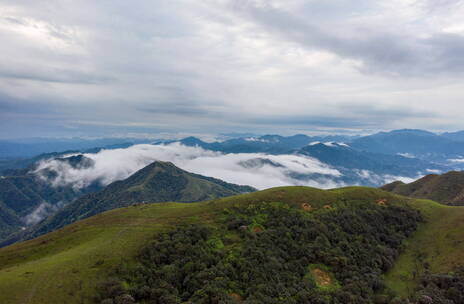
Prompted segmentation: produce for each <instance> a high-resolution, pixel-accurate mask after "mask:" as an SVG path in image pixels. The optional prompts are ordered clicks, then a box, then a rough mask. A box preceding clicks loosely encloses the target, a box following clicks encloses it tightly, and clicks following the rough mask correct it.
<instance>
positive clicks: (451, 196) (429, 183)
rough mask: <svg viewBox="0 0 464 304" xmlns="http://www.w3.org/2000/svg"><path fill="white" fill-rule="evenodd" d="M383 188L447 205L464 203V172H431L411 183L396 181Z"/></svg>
mask: <svg viewBox="0 0 464 304" xmlns="http://www.w3.org/2000/svg"><path fill="white" fill-rule="evenodd" d="M382 189H383V190H385V191H389V192H393V193H396V194H400V195H405V196H410V197H414V198H424V199H430V200H434V201H437V202H440V203H442V204H445V205H464V172H462V171H451V172H448V173H445V174H442V175H437V174H430V175H427V176H424V177H423V178H421V179H419V180H417V181H415V182H412V183H409V184H405V183H403V182H401V181H396V182H393V183H390V184H388V185H385V186H383V187H382Z"/></svg>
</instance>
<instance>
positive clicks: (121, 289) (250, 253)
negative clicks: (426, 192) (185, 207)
mask: <svg viewBox="0 0 464 304" xmlns="http://www.w3.org/2000/svg"><path fill="white" fill-rule="evenodd" d="M422 220H423V219H422V217H421V215H420V213H419V212H418V211H417V210H414V209H410V208H408V207H404V206H403V207H400V206H394V205H387V204H374V203H364V204H351V203H350V202H346V203H345V204H340V205H337V206H336V207H331V206H330V205H327V206H325V208H321V209H319V210H311V208H310V207H309V208H308V206H304V204H303V206H301V208H294V207H290V206H289V205H287V204H284V203H254V204H247V205H235V206H233V207H230V208H228V209H225V210H224V211H223V212H222V214H221V216H218V217H215V218H213V219H207V220H205V221H203V223H202V224H182V225H179V226H176V227H173V228H171V229H169V230H168V231H165V232H164V233H161V234H158V235H157V236H155V237H154V239H153V240H152V242H150V243H149V244H147V245H146V246H145V247H144V248H143V250H141V252H140V254H139V257H138V262H137V263H136V264H133V263H130V264H129V263H123V264H121V266H120V267H119V268H118V269H117V270H116V271H115V273H114V276H113V278H112V279H111V280H107V281H105V282H103V283H102V284H101V286H100V287H99V290H100V296H99V298H98V299H97V300H98V301H99V302H100V303H102V304H111V303H113V304H122V303H156V304H171V303H172V304H174V303H211V304H212V303H295V304H296V303H314V304H329V303H330V304H336V303H337V304H338V303H339V304H342V303H360V304H362V303H379V304H381V303H409V302H407V300H404V301H406V302H404V301H403V300H401V299H399V298H398V297H396V295H395V294H394V293H393V292H391V291H389V290H388V289H387V288H386V287H385V285H384V284H383V282H382V275H383V274H384V273H385V272H387V271H388V270H389V269H390V268H391V267H392V266H393V263H394V261H395V259H396V257H397V256H398V255H399V254H400V252H401V251H402V249H403V246H404V244H403V241H404V240H405V239H406V238H407V237H408V236H409V235H410V234H411V233H413V232H414V231H415V230H416V228H417V226H418V224H419V223H420V222H421V221H422ZM429 281H430V284H428V285H427V284H426V285H423V288H422V290H421V291H418V294H417V301H420V302H419V303H422V301H423V300H424V301H427V300H428V299H429V298H431V296H430V295H429V293H430V290H434V292H435V293H438V291H437V290H439V291H440V287H437V286H435V285H434V284H437V283H434V282H435V281H434V280H433V279H430V278H429ZM438 286H441V285H440V284H438ZM443 293H445V291H443ZM424 303H426V302H424ZM433 303H436V302H433ZM437 303H438V302H437ZM440 303H441V302H440ZM443 303H448V302H443ZM451 303H452V302H451Z"/></svg>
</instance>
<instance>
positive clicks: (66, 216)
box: [5, 161, 255, 244]
mask: <svg viewBox="0 0 464 304" xmlns="http://www.w3.org/2000/svg"><path fill="white" fill-rule="evenodd" d="M253 191H255V189H254V188H251V187H248V186H239V185H234V184H229V183H226V182H224V181H222V180H218V179H215V178H212V177H205V176H201V175H198V174H193V173H189V172H187V171H184V170H182V169H179V168H178V167H176V166H174V165H173V164H172V163H167V162H159V161H158V162H153V163H152V164H150V165H148V166H146V167H145V168H143V169H141V170H139V171H137V172H136V173H134V174H133V175H131V176H130V177H128V178H127V179H125V180H121V181H116V182H113V183H111V184H109V185H108V186H107V187H105V188H104V189H103V190H101V191H98V192H95V193H90V194H87V195H84V196H82V197H80V198H79V199H77V200H75V201H74V202H72V203H71V204H69V205H68V206H66V207H65V208H63V209H62V210H60V211H58V212H57V213H56V214H54V215H53V216H52V217H50V218H49V219H47V220H45V221H43V222H41V223H40V224H38V225H37V226H34V227H32V228H31V229H29V230H26V231H24V232H23V233H21V234H19V235H17V236H15V237H14V238H12V239H11V240H8V241H7V242H6V243H5V244H8V243H11V242H14V241H18V240H21V239H29V238H31V237H35V236H38V235H41V234H44V233H47V232H50V231H53V230H55V229H58V228H61V227H63V226H64V225H67V224H70V223H72V222H75V221H77V220H80V219H84V218H87V217H89V216H92V215H95V214H98V213H101V212H103V211H106V210H111V209H115V208H120V207H127V206H130V205H132V204H135V203H159V202H170V201H173V202H174V201H175V202H198V201H204V200H209V199H215V198H220V197H226V196H231V195H236V194H240V193H245V192H253Z"/></svg>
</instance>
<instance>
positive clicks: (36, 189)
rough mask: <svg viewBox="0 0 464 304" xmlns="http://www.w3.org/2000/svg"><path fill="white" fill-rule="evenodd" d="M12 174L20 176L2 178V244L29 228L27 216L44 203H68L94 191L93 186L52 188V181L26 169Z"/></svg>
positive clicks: (0, 200)
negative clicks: (23, 229)
mask: <svg viewBox="0 0 464 304" xmlns="http://www.w3.org/2000/svg"><path fill="white" fill-rule="evenodd" d="M12 173H19V174H18V175H9V176H1V177H0V241H1V240H2V239H5V238H7V237H8V236H10V235H11V234H12V233H14V232H17V231H19V230H20V229H21V227H23V226H27V223H26V222H25V221H24V217H26V216H27V215H29V214H31V213H32V212H34V210H36V209H37V208H38V207H39V206H40V205H41V204H43V203H47V204H49V205H50V206H56V205H57V204H60V205H61V204H65V203H67V202H70V201H72V200H74V199H75V198H76V197H78V196H80V195H82V194H83V193H85V192H88V191H91V190H93V188H91V187H89V188H88V189H84V190H78V189H73V188H72V187H71V186H59V187H53V186H52V185H51V184H50V183H49V182H47V181H45V180H43V179H41V178H39V177H37V176H36V175H34V174H29V173H27V170H26V171H24V172H23V171H22V170H17V171H14V172H12ZM94 188H95V187H94Z"/></svg>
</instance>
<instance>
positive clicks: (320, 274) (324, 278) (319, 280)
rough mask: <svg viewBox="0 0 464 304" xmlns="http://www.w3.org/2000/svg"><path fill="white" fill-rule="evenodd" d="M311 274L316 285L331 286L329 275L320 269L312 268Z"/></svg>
mask: <svg viewBox="0 0 464 304" xmlns="http://www.w3.org/2000/svg"><path fill="white" fill-rule="evenodd" d="M311 274H312V275H313V277H314V280H315V281H316V284H317V285H319V286H322V287H325V286H329V285H331V284H332V278H331V277H330V275H329V274H328V273H327V272H325V271H324V270H322V269H320V268H314V269H313V270H311Z"/></svg>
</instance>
